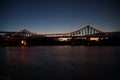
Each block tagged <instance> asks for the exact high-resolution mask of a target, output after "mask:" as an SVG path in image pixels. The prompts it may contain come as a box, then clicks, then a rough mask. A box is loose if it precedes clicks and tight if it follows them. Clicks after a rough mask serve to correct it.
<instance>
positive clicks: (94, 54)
mask: <svg viewBox="0 0 120 80" xmlns="http://www.w3.org/2000/svg"><path fill="white" fill-rule="evenodd" d="M119 52H120V47H115V46H114V47H112V46H37V47H2V48H0V80H10V79H11V80H110V79H111V80H120V79H119V74H120V72H119V68H120V67H119V64H120V53H119ZM3 78H4V79H3ZM5 78H6V79H5Z"/></svg>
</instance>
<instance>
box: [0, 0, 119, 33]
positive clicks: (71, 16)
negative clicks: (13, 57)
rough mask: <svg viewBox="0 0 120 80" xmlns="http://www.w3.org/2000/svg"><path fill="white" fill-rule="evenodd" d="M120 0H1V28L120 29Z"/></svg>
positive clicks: (47, 30)
mask: <svg viewBox="0 0 120 80" xmlns="http://www.w3.org/2000/svg"><path fill="white" fill-rule="evenodd" d="M119 7H120V5H119V0H0V12H1V13H0V31H19V30H21V29H23V28H26V29H28V30H30V31H32V32H37V33H57V32H58V33H61V32H70V31H73V30H77V29H80V28H82V27H84V26H86V25H90V26H93V27H95V28H97V29H99V30H102V31H106V32H112V31H120V26H119V25H120V15H119V14H120V8H119Z"/></svg>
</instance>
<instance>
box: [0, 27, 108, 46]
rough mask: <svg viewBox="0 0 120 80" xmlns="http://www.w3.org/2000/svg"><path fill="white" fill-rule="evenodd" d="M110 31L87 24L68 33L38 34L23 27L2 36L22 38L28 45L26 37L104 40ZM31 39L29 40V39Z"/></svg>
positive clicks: (12, 38)
mask: <svg viewBox="0 0 120 80" xmlns="http://www.w3.org/2000/svg"><path fill="white" fill-rule="evenodd" d="M0 33H5V32H0ZM109 36H110V35H109V33H107V32H104V31H101V30H98V29H96V28H94V27H92V26H90V25H87V26H85V27H83V28H80V29H78V30H75V31H72V32H67V33H54V34H37V33H34V32H31V31H29V30H27V29H22V30H20V31H18V32H13V33H10V34H7V35H6V34H5V35H4V36H2V38H4V39H7V40H16V39H17V40H18V39H19V40H21V43H22V44H25V45H26V42H27V41H26V39H31V40H33V39H36V38H37V39H38V38H39V39H40V40H41V41H42V39H44V40H47V41H48V40H53V39H54V40H58V41H74V40H78V39H85V40H87V41H90V40H96V41H98V40H102V39H108V37H109ZM28 41H29V40H28Z"/></svg>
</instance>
